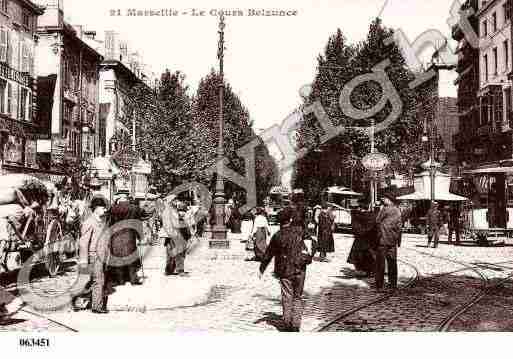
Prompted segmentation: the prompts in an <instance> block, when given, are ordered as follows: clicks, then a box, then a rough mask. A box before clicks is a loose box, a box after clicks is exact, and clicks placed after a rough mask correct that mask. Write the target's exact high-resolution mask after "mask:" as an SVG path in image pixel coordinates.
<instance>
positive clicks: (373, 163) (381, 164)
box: [362, 152, 390, 171]
mask: <svg viewBox="0 0 513 359" xmlns="http://www.w3.org/2000/svg"><path fill="white" fill-rule="evenodd" d="M362 164H363V167H365V168H366V169H368V170H369V171H382V170H384V169H385V168H386V167H387V166H388V165H389V164H390V160H389V159H388V157H387V155H385V154H383V153H380V152H373V153H369V154H368V155H367V156H365V157H364V158H363V159H362Z"/></svg>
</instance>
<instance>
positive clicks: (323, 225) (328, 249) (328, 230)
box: [318, 202, 335, 262]
mask: <svg viewBox="0 0 513 359" xmlns="http://www.w3.org/2000/svg"><path fill="white" fill-rule="evenodd" d="M334 226H335V216H334V215H333V213H332V211H331V210H330V209H328V205H327V203H326V202H323V204H322V209H321V213H319V238H318V241H319V242H318V245H319V253H320V257H321V261H322V262H328V259H327V258H326V253H333V252H335V241H334V240H333V230H334Z"/></svg>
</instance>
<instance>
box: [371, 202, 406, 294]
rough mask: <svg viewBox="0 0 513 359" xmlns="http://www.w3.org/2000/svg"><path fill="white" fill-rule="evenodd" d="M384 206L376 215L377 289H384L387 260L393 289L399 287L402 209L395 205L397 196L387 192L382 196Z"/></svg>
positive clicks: (390, 284) (389, 281)
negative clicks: (398, 267) (398, 248)
mask: <svg viewBox="0 0 513 359" xmlns="http://www.w3.org/2000/svg"><path fill="white" fill-rule="evenodd" d="M382 201H383V205H384V206H383V207H382V208H381V210H380V211H379V213H378V216H377V217H376V224H377V229H378V247H377V249H376V271H375V279H376V290H377V291H382V290H383V282H384V279H385V261H386V264H387V268H388V283H389V288H390V289H392V290H395V289H397V247H398V246H400V245H401V227H402V220H401V211H400V210H399V208H398V207H397V206H396V205H395V198H394V197H393V196H392V195H390V194H386V195H384V196H383V198H382Z"/></svg>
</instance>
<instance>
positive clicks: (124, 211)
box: [110, 201, 151, 282]
mask: <svg viewBox="0 0 513 359" xmlns="http://www.w3.org/2000/svg"><path fill="white" fill-rule="evenodd" d="M110 215H111V222H110V224H111V226H115V225H116V224H117V225H121V229H117V228H116V227H112V228H113V234H112V240H111V255H112V257H113V258H116V259H119V260H120V262H118V264H116V265H114V263H111V264H113V265H114V269H116V270H118V271H119V273H118V274H119V275H120V276H122V277H125V278H121V282H123V281H128V280H130V278H126V277H127V274H126V273H122V268H123V267H130V266H133V268H134V269H133V270H134V271H137V270H139V269H140V268H141V266H142V263H141V260H140V258H139V254H138V251H137V240H138V239H139V237H140V236H141V235H144V234H143V233H144V231H143V227H142V222H140V221H142V220H144V219H147V218H148V217H149V216H150V215H151V213H148V212H146V211H144V210H143V209H142V208H140V207H139V206H137V205H135V204H131V203H130V202H128V201H126V202H120V203H116V204H115V205H113V206H112V208H111V212H110ZM128 220H132V221H133V222H127V223H129V228H122V221H128ZM121 262H123V263H126V264H125V265H121V266H120V264H122V263H121Z"/></svg>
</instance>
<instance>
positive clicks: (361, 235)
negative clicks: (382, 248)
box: [347, 210, 378, 272]
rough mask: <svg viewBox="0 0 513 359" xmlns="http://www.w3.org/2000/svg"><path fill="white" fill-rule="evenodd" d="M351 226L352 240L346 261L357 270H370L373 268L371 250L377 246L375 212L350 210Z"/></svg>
mask: <svg viewBox="0 0 513 359" xmlns="http://www.w3.org/2000/svg"><path fill="white" fill-rule="evenodd" d="M351 227H352V229H353V235H354V241H353V245H352V246H351V251H350V252H349V257H348V258H347V262H348V263H351V264H353V265H354V266H355V268H356V269H357V270H363V271H366V272H371V271H372V270H373V269H374V256H373V254H372V250H373V249H375V248H376V247H377V244H378V243H377V240H378V238H377V227H376V213H374V212H372V211H361V210H352V211H351Z"/></svg>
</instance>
